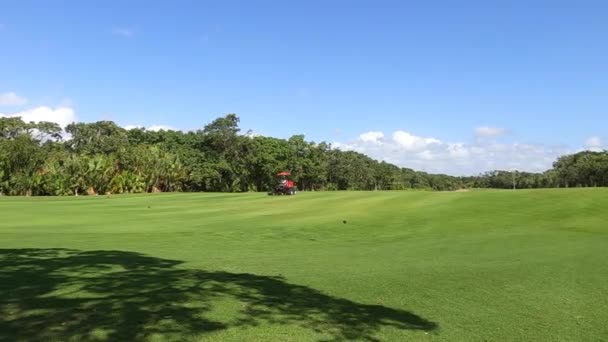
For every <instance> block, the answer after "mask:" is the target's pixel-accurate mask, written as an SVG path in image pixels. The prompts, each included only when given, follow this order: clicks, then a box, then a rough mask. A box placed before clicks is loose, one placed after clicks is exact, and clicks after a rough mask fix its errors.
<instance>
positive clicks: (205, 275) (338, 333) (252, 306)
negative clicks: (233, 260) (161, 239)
mask: <svg viewBox="0 0 608 342" xmlns="http://www.w3.org/2000/svg"><path fill="white" fill-rule="evenodd" d="M181 263H182V262H180V261H174V260H165V259H159V258H154V257H150V256H146V255H143V254H138V253H132V252H121V251H77V250H67V249H0V341H20V340H23V341H44V340H49V339H59V340H62V341H66V340H110V341H142V340H147V339H148V338H151V337H154V336H155V335H156V336H158V337H163V338H165V339H166V340H171V339H179V340H184V339H187V336H189V335H193V334H201V333H206V332H213V331H217V330H221V329H226V328H229V327H247V326H255V325H259V324H265V323H274V324H293V325H297V326H300V327H304V328H307V329H312V330H314V331H317V332H321V333H324V334H328V335H330V336H331V337H332V338H333V339H335V340H352V339H362V340H368V341H375V340H376V339H375V338H374V337H373V335H374V333H375V332H377V331H378V330H379V329H380V328H381V327H383V326H391V327H395V328H397V329H417V330H434V329H436V327H437V325H436V324H435V323H433V322H430V321H428V320H426V319H424V318H421V317H419V316H417V315H415V314H413V313H410V312H407V311H402V310H396V309H391V308H387V307H384V306H380V305H367V304H359V303H355V302H352V301H350V300H347V299H342V298H335V297H331V296H329V295H326V294H323V293H321V292H319V291H317V290H315V289H312V288H309V287H305V286H300V285H294V284H289V283H287V282H286V281H285V280H284V279H283V278H281V277H270V276H259V275H253V274H245V273H242V274H239V273H228V272H207V271H201V270H188V269H179V268H177V266H178V265H179V264H181ZM226 298H230V299H233V300H236V301H238V303H239V304H238V305H237V307H236V309H235V310H234V311H235V314H234V318H232V319H228V320H226V321H216V320H212V319H211V318H208V317H207V316H209V313H210V311H211V310H213V308H214V301H215V300H220V299H226ZM206 317H207V318H206Z"/></svg>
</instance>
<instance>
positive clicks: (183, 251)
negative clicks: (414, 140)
mask: <svg viewBox="0 0 608 342" xmlns="http://www.w3.org/2000/svg"><path fill="white" fill-rule="evenodd" d="M606 207H608V191H607V190H605V189H599V188H598V189H547V190H521V191H500V190H479V191H477V190H476V191H469V192H427V191H416V192H414V191H411V192H388V191H378V192H316V193H312V192H308V193H302V194H300V195H299V196H293V197H269V196H266V195H263V194H149V195H125V196H110V198H107V196H97V197H79V198H76V197H55V198H42V197H30V198H25V197H14V198H11V197H5V198H0V212H2V220H0V235H1V236H2V239H0V341H93V340H95V341H281V342H287V341H449V342H452V341H601V340H603V339H605V337H606V336H608V325H607V324H605V323H606V322H607V321H608V285H607V284H608V263H607V262H606V253H607V250H606V246H607V245H608V226H607V225H606V222H607V221H608V211H607V210H605V208H606ZM343 221H346V223H343Z"/></svg>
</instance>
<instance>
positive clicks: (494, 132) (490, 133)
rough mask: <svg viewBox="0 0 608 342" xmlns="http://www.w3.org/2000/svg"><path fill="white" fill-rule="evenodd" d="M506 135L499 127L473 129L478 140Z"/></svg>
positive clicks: (505, 131)
mask: <svg viewBox="0 0 608 342" xmlns="http://www.w3.org/2000/svg"><path fill="white" fill-rule="evenodd" d="M505 134H507V130H506V129H504V128H501V127H489V126H482V127H477V128H475V135H476V136H477V137H478V138H495V137H499V136H501V135H505Z"/></svg>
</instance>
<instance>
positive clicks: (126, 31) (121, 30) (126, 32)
mask: <svg viewBox="0 0 608 342" xmlns="http://www.w3.org/2000/svg"><path fill="white" fill-rule="evenodd" d="M134 33H135V32H133V30H132V29H130V28H126V27H115V28H113V29H112V34H114V35H117V36H121V37H125V38H130V37H132V36H133V34H134Z"/></svg>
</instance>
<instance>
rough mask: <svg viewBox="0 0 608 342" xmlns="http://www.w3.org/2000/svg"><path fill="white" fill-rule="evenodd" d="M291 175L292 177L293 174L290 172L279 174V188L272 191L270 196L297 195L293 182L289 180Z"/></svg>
mask: <svg viewBox="0 0 608 342" xmlns="http://www.w3.org/2000/svg"><path fill="white" fill-rule="evenodd" d="M290 175H291V173H289V172H288V171H281V172H279V173H277V176H278V177H279V182H278V184H277V186H276V187H275V188H274V189H273V190H272V191H270V192H269V193H268V194H269V195H295V194H296V188H295V185H294V183H293V180H291V179H289V176H290Z"/></svg>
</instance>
